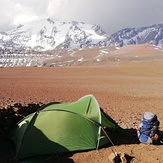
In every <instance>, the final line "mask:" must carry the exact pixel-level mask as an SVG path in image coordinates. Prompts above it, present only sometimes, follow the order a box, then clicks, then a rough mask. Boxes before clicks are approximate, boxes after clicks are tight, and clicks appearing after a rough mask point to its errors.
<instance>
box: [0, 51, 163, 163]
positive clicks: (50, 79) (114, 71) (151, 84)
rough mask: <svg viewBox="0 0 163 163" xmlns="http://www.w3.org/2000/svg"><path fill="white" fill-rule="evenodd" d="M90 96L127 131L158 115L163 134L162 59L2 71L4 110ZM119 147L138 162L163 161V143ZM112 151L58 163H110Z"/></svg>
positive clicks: (0, 97)
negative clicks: (149, 114)
mask: <svg viewBox="0 0 163 163" xmlns="http://www.w3.org/2000/svg"><path fill="white" fill-rule="evenodd" d="M139 53H141V49H140V52H139ZM152 54H153V52H152ZM136 55H138V54H136ZM159 57H161V54H160V55H159ZM162 58H163V54H162ZM87 94H92V95H94V96H95V98H96V99H97V101H98V102H99V105H100V107H101V108H102V109H103V110H104V111H105V112H106V113H107V114H108V115H110V116H111V117H112V118H113V119H114V120H115V121H116V122H117V123H118V124H119V125H120V126H121V127H122V128H124V129H132V128H134V127H135V126H136V125H138V124H139V123H140V120H141V116H142V114H143V113H144V112H145V111H151V112H154V113H156V114H157V116H158V119H159V121H160V130H161V131H162V130H163V61H162V59H158V60H155V59H141V60H135V61H133V60H127V59H125V60H123V61H121V62H114V63H112V62H110V64H109V62H108V63H106V62H105V64H101V65H98V66H97V65H95V64H94V65H92V66H88V65H85V66H83V65H82V66H70V67H24V68H23V67H21V68H20V67H18V68H1V69H0V106H1V107H3V106H6V105H9V104H13V103H17V102H18V103H22V104H28V103H38V102H42V103H48V102H53V101H56V102H62V103H67V102H72V101H76V100H78V99H79V98H81V97H82V96H84V95H87ZM115 147H116V150H117V151H122V152H125V153H127V154H128V155H130V156H134V159H133V160H132V162H134V163H153V162H154V163H161V162H163V152H162V151H163V146H162V145H145V144H139V143H138V144H120V145H116V146H115ZM112 148H113V147H112V146H109V147H104V148H101V149H99V150H98V151H96V150H92V151H85V152H77V153H74V154H68V155H65V156H63V157H61V158H58V159H57V160H55V162H70V163H73V162H75V163H85V162H92V163H108V162H109V159H108V156H109V155H110V154H111V153H112Z"/></svg>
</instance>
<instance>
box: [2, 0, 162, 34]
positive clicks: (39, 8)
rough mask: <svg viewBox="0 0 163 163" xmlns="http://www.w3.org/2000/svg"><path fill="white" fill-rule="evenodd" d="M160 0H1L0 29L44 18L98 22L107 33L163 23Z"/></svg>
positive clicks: (3, 29)
mask: <svg viewBox="0 0 163 163" xmlns="http://www.w3.org/2000/svg"><path fill="white" fill-rule="evenodd" d="M162 7H163V0H1V1H0V20H1V21H0V31H7V30H10V29H12V28H14V27H16V26H18V25H19V24H23V23H25V22H29V21H33V20H40V19H44V18H52V19H58V20H60V21H64V22H70V21H79V22H85V23H89V24H98V25H100V26H101V27H102V28H103V29H104V31H106V32H107V33H108V34H111V33H114V32H116V31H118V30H120V29H123V28H127V27H143V26H149V25H153V24H158V23H163V9H162Z"/></svg>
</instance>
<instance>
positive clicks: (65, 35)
mask: <svg viewBox="0 0 163 163" xmlns="http://www.w3.org/2000/svg"><path fill="white" fill-rule="evenodd" d="M104 34H105V32H104V31H103V30H102V28H101V27H100V26H98V25H91V24H86V23H82V22H75V21H73V22H69V23H65V22H60V21H58V20H52V19H45V20H41V21H34V22H30V23H27V24H25V25H19V26H18V27H17V28H16V29H13V30H11V31H8V32H1V33H0V47H1V50H4V49H8V51H10V52H11V50H12V51H15V50H18V51H24V50H26V51H27V50H28V51H29V50H30V51H31V50H33V51H46V50H52V49H55V48H57V47H60V48H69V49H74V48H81V47H88V46H89V47H90V46H99V45H100V41H101V40H104V39H106V37H105V36H103V35H104Z"/></svg>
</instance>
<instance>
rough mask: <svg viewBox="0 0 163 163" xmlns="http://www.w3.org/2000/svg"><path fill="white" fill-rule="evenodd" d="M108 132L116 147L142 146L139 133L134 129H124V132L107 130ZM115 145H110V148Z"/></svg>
mask: <svg viewBox="0 0 163 163" xmlns="http://www.w3.org/2000/svg"><path fill="white" fill-rule="evenodd" d="M106 132H107V134H108V136H109V137H110V139H111V140H112V142H113V144H114V145H123V144H140V142H139V140H138V137H137V132H136V130H135V129H133V128H130V129H123V132H118V131H112V130H109V129H106ZM113 144H108V146H110V145H113Z"/></svg>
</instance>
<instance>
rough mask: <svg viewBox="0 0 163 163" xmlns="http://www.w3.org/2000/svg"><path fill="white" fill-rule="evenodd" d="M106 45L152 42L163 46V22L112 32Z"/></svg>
mask: <svg viewBox="0 0 163 163" xmlns="http://www.w3.org/2000/svg"><path fill="white" fill-rule="evenodd" d="M106 44H107V45H115V44H116V45H119V46H120V47H122V46H124V45H129V44H152V45H156V46H159V47H163V24H156V25H152V26H148V27H142V28H125V29H122V30H120V31H118V32H116V33H114V34H112V35H111V36H110V37H109V38H108V41H107V43H106Z"/></svg>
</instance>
